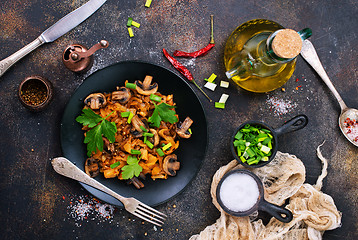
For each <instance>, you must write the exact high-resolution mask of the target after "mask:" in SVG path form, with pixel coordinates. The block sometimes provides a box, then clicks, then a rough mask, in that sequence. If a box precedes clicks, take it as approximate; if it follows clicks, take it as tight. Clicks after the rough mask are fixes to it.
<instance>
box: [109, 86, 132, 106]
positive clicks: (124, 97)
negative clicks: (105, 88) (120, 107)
mask: <svg viewBox="0 0 358 240" xmlns="http://www.w3.org/2000/svg"><path fill="white" fill-rule="evenodd" d="M131 96H132V94H131V92H130V90H129V89H128V88H125V87H120V88H119V89H118V90H117V91H114V92H112V100H115V101H118V102H119V103H121V104H124V103H127V102H128V100H129V99H130V98H131Z"/></svg>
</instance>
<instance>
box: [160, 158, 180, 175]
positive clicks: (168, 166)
mask: <svg viewBox="0 0 358 240" xmlns="http://www.w3.org/2000/svg"><path fill="white" fill-rule="evenodd" d="M179 168H180V162H178V158H177V155H175V154H171V155H168V156H166V157H165V158H164V161H163V170H164V172H165V173H167V174H168V175H170V176H175V175H176V174H177V172H176V171H178V170H179Z"/></svg>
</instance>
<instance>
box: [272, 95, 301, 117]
mask: <svg viewBox="0 0 358 240" xmlns="http://www.w3.org/2000/svg"><path fill="white" fill-rule="evenodd" d="M266 103H267V104H269V108H270V110H271V111H273V113H274V114H275V115H276V116H281V115H283V114H286V113H289V112H291V111H292V110H293V109H295V108H296V107H297V104H296V103H293V102H292V101H290V100H285V99H279V98H277V97H268V98H267V100H266Z"/></svg>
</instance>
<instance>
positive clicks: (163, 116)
mask: <svg viewBox="0 0 358 240" xmlns="http://www.w3.org/2000/svg"><path fill="white" fill-rule="evenodd" d="M154 105H155V109H154V111H153V114H152V116H151V117H149V118H148V122H149V123H152V124H153V126H155V127H159V126H160V121H164V122H170V123H172V124H173V123H176V122H178V117H177V116H175V114H176V113H175V111H174V110H171V109H173V108H175V106H171V105H169V104H166V103H164V102H163V103H161V104H158V105H156V104H155V103H154Z"/></svg>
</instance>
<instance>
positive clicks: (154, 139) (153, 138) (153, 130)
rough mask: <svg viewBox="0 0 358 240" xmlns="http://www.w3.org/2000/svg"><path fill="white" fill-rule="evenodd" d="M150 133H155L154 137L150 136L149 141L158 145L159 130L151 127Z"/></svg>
mask: <svg viewBox="0 0 358 240" xmlns="http://www.w3.org/2000/svg"><path fill="white" fill-rule="evenodd" d="M149 131H150V133H152V134H153V137H149V138H148V141H150V142H151V143H153V146H154V147H156V146H157V145H158V144H159V135H158V132H157V131H156V130H155V129H153V128H151V129H149Z"/></svg>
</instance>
